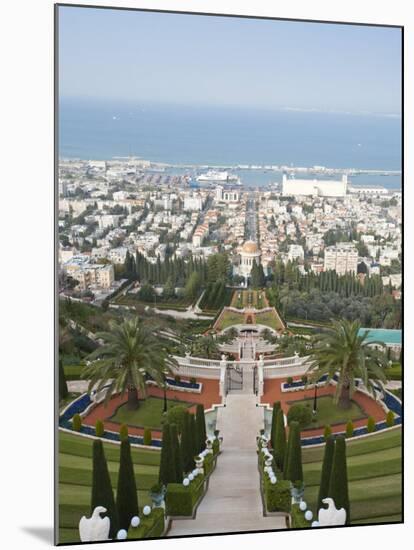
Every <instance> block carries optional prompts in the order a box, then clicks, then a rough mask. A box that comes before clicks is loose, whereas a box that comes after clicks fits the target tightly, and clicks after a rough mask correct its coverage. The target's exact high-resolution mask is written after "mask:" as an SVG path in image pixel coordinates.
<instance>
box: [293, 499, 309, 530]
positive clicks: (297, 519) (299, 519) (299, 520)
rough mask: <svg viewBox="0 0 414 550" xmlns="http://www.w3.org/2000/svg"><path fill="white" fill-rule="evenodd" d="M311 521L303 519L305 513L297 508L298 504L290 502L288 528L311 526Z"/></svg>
mask: <svg viewBox="0 0 414 550" xmlns="http://www.w3.org/2000/svg"><path fill="white" fill-rule="evenodd" d="M311 523H312V522H311V521H308V520H307V519H305V514H304V512H302V510H301V509H300V508H299V504H292V509H291V511H290V528H291V529H307V528H308V527H311Z"/></svg>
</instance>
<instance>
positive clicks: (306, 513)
mask: <svg viewBox="0 0 414 550" xmlns="http://www.w3.org/2000/svg"><path fill="white" fill-rule="evenodd" d="M312 518H313V514H312V512H311V510H306V512H305V519H306V520H307V521H311V520H312Z"/></svg>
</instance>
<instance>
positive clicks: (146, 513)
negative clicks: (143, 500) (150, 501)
mask: <svg viewBox="0 0 414 550" xmlns="http://www.w3.org/2000/svg"><path fill="white" fill-rule="evenodd" d="M142 512H143V514H144V516H149V515H150V513H151V506H148V505H147V506H144V508H143V509H142Z"/></svg>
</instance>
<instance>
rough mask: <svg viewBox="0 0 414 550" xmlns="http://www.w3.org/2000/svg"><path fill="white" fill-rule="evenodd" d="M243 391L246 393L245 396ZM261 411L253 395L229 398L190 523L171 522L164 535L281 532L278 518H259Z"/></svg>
mask: <svg viewBox="0 0 414 550" xmlns="http://www.w3.org/2000/svg"><path fill="white" fill-rule="evenodd" d="M247 389H248V388H246V390H245V391H247ZM262 425H263V409H262V408H261V407H256V397H255V396H254V395H253V393H239V394H232V393H230V394H229V395H228V396H227V405H226V407H223V408H220V409H219V410H218V414H217V428H218V429H219V430H220V435H222V436H223V438H224V441H223V452H222V454H221V455H220V456H219V458H218V460H217V467H216V469H215V470H214V472H213V474H212V476H211V477H210V486H209V489H208V491H207V494H206V496H205V497H204V499H203V500H202V502H201V504H200V506H199V507H198V510H197V516H196V518H195V519H194V520H191V519H182V520H174V521H173V522H172V526H171V529H170V531H169V533H168V536H177V535H191V534H207V533H213V534H214V533H233V532H240V531H262V530H272V529H285V528H286V524H285V519H284V518H283V517H264V516H263V507H262V500H261V496H260V488H259V472H258V469H257V454H256V436H257V434H258V432H259V430H260V428H261V427H262Z"/></svg>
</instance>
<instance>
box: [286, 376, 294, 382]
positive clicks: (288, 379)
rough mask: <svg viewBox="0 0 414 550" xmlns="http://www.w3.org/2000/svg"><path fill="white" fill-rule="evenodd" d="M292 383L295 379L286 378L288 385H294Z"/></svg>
mask: <svg viewBox="0 0 414 550" xmlns="http://www.w3.org/2000/svg"><path fill="white" fill-rule="evenodd" d="M292 382H293V378H292V377H291V376H288V377H287V378H286V383H287V384H292Z"/></svg>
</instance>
